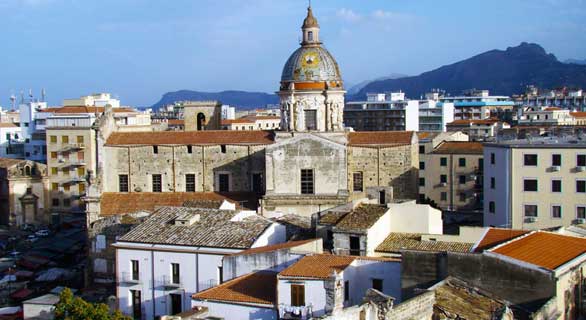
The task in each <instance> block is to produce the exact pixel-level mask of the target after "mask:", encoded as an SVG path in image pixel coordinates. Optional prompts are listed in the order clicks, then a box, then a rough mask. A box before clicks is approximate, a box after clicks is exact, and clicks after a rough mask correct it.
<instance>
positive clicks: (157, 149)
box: [153, 146, 159, 154]
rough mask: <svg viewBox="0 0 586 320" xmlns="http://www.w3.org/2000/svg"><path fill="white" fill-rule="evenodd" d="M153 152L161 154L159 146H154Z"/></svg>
mask: <svg viewBox="0 0 586 320" xmlns="http://www.w3.org/2000/svg"><path fill="white" fill-rule="evenodd" d="M153 153H154V154H159V146H153Z"/></svg>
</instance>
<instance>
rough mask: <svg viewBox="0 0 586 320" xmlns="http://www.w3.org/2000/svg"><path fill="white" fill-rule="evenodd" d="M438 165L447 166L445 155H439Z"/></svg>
mask: <svg viewBox="0 0 586 320" xmlns="http://www.w3.org/2000/svg"><path fill="white" fill-rule="evenodd" d="M440 166H442V167H447V166H448V158H446V157H441V158H440Z"/></svg>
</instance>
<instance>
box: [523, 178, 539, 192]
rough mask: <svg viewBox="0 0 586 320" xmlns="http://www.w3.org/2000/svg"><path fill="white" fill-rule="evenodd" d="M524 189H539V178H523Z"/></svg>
mask: <svg viewBox="0 0 586 320" xmlns="http://www.w3.org/2000/svg"><path fill="white" fill-rule="evenodd" d="M523 191H533V192H534V191H537V179H525V180H523Z"/></svg>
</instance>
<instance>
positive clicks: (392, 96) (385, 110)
mask: <svg viewBox="0 0 586 320" xmlns="http://www.w3.org/2000/svg"><path fill="white" fill-rule="evenodd" d="M344 124H345V125H346V126H348V127H352V128H353V129H354V130H356V131H418V130H419V101H417V100H407V99H405V93H403V92H390V93H369V94H368V95H367V99H366V101H352V102H347V103H346V106H345V108H344Z"/></svg>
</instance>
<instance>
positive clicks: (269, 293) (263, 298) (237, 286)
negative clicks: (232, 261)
mask: <svg viewBox="0 0 586 320" xmlns="http://www.w3.org/2000/svg"><path fill="white" fill-rule="evenodd" d="M192 298H193V299H197V300H212V301H223V302H235V303H239V302H240V303H255V304H266V305H275V304H276V303H277V273H276V272H271V271H259V272H255V273H250V274H247V275H244V276H241V277H238V278H235V279H232V280H230V281H227V282H225V283H222V284H221V285H219V286H216V287H213V288H210V289H208V290H204V291H201V292H199V293H196V294H194V295H193V296H192Z"/></svg>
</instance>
